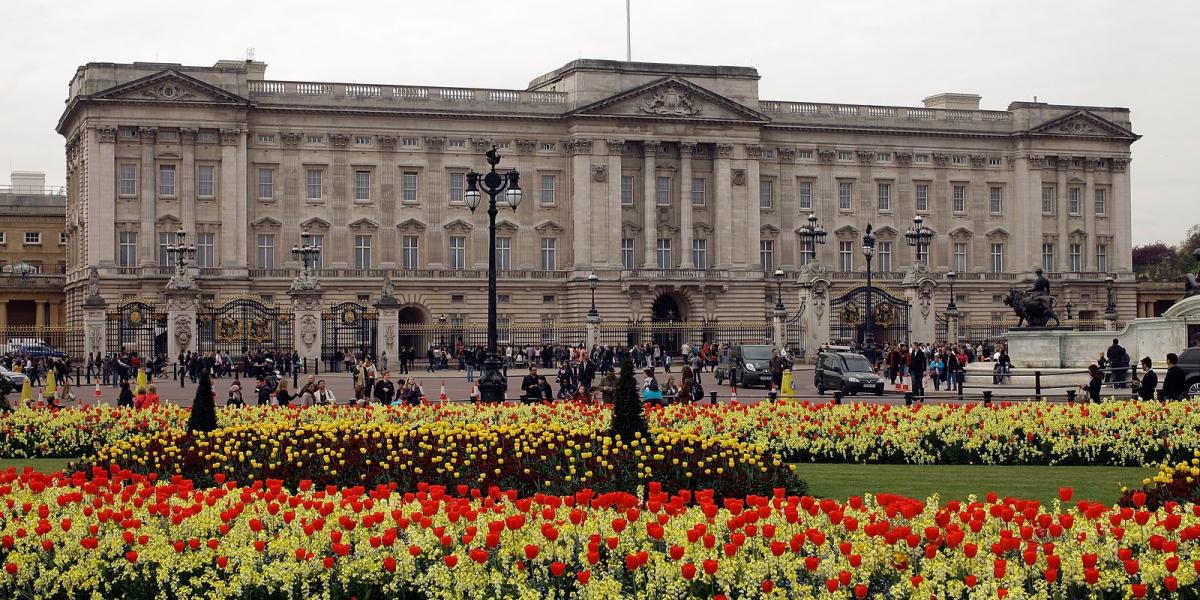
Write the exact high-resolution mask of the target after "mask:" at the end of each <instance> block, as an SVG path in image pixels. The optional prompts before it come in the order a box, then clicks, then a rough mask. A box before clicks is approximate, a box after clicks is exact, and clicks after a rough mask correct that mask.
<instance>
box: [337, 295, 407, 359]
mask: <svg viewBox="0 0 1200 600" xmlns="http://www.w3.org/2000/svg"><path fill="white" fill-rule="evenodd" d="M321 321H322V323H321V325H322V327H321V359H322V360H324V361H325V362H326V363H328V362H329V361H331V360H333V357H334V353H335V352H337V351H338V350H341V351H342V352H345V353H347V354H349V355H351V356H353V355H356V354H359V353H362V354H366V355H369V356H372V357H374V356H375V355H376V354H375V351H376V349H377V347H378V339H377V337H376V336H377V332H378V324H379V314H378V313H377V312H376V311H374V310H372V309H371V308H370V307H368V306H367V305H365V304H363V303H360V302H355V301H353V300H348V301H346V302H342V303H340V304H335V305H333V306H331V307H330V308H329V310H327V311H325V312H323V313H321ZM388 358H389V359H395V357H394V356H389V357H388Z"/></svg>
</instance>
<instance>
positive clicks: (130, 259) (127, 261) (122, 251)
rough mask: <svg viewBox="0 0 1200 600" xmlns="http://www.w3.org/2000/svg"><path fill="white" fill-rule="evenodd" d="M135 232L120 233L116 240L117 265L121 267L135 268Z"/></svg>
mask: <svg viewBox="0 0 1200 600" xmlns="http://www.w3.org/2000/svg"><path fill="white" fill-rule="evenodd" d="M137 235H138V234H137V232H136V231H122V232H121V235H120V237H119V238H117V239H118V243H119V246H118V253H117V265H118V266H121V267H136V266H137Z"/></svg>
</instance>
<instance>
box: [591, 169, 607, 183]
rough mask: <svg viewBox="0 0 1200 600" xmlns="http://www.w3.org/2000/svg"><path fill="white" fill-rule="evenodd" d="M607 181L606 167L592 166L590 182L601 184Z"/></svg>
mask: <svg viewBox="0 0 1200 600" xmlns="http://www.w3.org/2000/svg"><path fill="white" fill-rule="evenodd" d="M607 179H608V165H592V181H595V182H596V183H601V182H603V181H606V180H607Z"/></svg>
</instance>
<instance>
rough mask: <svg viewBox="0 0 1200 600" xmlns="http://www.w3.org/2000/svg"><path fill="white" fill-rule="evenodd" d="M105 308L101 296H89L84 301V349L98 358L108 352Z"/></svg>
mask: <svg viewBox="0 0 1200 600" xmlns="http://www.w3.org/2000/svg"><path fill="white" fill-rule="evenodd" d="M105 308H106V305H105V304H104V298H101V297H100V296H89V297H87V298H86V299H84V301H83V347H84V350H85V351H87V352H93V353H95V354H96V355H97V356H103V355H104V353H105V352H107V351H108V342H107V340H106V339H105V335H107V334H108V321H107V320H106V319H105V317H106V315H105Z"/></svg>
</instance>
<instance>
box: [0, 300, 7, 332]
mask: <svg viewBox="0 0 1200 600" xmlns="http://www.w3.org/2000/svg"><path fill="white" fill-rule="evenodd" d="M0 327H5V328H7V327H8V300H4V301H3V302H0Z"/></svg>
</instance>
